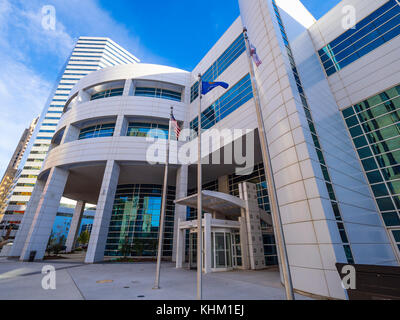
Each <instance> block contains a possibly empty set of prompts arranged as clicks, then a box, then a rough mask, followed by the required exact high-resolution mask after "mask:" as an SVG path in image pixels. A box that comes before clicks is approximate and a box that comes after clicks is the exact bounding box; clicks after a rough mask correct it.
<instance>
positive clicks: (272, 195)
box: [243, 28, 294, 300]
mask: <svg viewBox="0 0 400 320" xmlns="http://www.w3.org/2000/svg"><path fill="white" fill-rule="evenodd" d="M243 34H244V38H245V42H246V52H247V58H248V61H249V67H250V75H251V85H252V88H253V95H254V103H255V106H256V113H257V121H258V132H259V136H260V142H261V149H262V156H263V162H264V169H265V174H266V177H267V186H268V197H269V200H270V205H271V214H272V221H273V225H274V233H275V239H276V244H277V247H278V252H279V260H280V263H281V271H282V273H283V281H284V285H285V291H286V299H287V300H294V293H293V284H292V277H291V274H290V268H289V261H288V256H287V251H286V245H285V237H284V234H283V227H282V221H281V214H280V211H279V205H278V197H277V193H276V189H275V181H274V175H273V172H272V161H271V156H270V153H269V148H268V139H267V134H266V130H265V123H264V117H263V114H262V109H261V103H260V95H259V92H258V88H257V84H256V79H255V72H254V65H253V61H252V60H251V51H250V50H251V48H250V43H249V37H248V35H247V29H246V28H244V29H243Z"/></svg>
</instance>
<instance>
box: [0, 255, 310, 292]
mask: <svg viewBox="0 0 400 320" xmlns="http://www.w3.org/2000/svg"><path fill="white" fill-rule="evenodd" d="M46 265H52V266H54V268H55V270H56V289H55V290H44V289H43V288H42V279H43V277H44V275H43V274H42V268H43V266H46ZM155 270H156V265H155V263H100V264H84V263H82V262H81V261H80V260H79V259H70V260H51V261H44V262H34V263H29V262H19V261H13V260H7V259H0V299H2V300H12V299H22V300H30V299H39V300H51V299H55V300H76V299H85V300H104V299H107V300H192V299H196V272H195V271H194V270H188V269H176V268H175V265H174V264H173V263H163V264H162V266H161V277H160V279H161V281H160V287H161V288H160V289H157V290H154V289H152V288H153V285H154V276H155ZM203 296H204V299H206V300H282V299H285V292H284V289H283V286H282V285H281V283H280V278H279V272H278V271H277V270H261V271H241V270H237V271H231V272H217V273H210V274H206V275H203ZM296 298H297V299H308V298H307V297H304V296H300V295H296Z"/></svg>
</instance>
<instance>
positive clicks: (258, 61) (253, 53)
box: [250, 44, 262, 67]
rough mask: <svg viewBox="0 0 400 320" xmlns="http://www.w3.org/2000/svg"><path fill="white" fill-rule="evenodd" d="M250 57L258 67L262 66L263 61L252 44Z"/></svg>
mask: <svg viewBox="0 0 400 320" xmlns="http://www.w3.org/2000/svg"><path fill="white" fill-rule="evenodd" d="M250 55H251V56H252V58H253V60H254V63H255V64H256V66H257V67H259V66H260V65H261V64H262V61H261V59H260V57H259V56H258V54H257V49H256V47H255V46H253V45H252V44H250Z"/></svg>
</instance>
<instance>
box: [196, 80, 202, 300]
mask: <svg viewBox="0 0 400 320" xmlns="http://www.w3.org/2000/svg"><path fill="white" fill-rule="evenodd" d="M201 91H202V77H201V74H199V110H198V111H199V115H198V117H199V118H198V129H197V133H198V134H197V142H198V149H197V150H198V151H197V299H198V300H202V298H203V283H202V272H203V270H202V269H203V254H202V253H203V237H202V226H201V224H202V214H203V203H202V193H203V192H202V167H201V99H202V94H201Z"/></svg>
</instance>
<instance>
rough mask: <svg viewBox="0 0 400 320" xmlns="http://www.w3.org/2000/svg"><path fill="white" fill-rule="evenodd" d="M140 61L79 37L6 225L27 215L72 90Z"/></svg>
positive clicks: (43, 119) (103, 43) (109, 43)
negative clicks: (82, 81) (117, 67)
mask: <svg viewBox="0 0 400 320" xmlns="http://www.w3.org/2000/svg"><path fill="white" fill-rule="evenodd" d="M138 62H139V59H137V58H136V57H135V56H133V55H132V54H131V53H129V52H128V51H127V50H125V49H124V48H122V47H121V46H119V45H118V44H117V43H115V42H114V41H112V40H111V39H109V38H98V37H80V38H79V39H78V41H77V42H76V44H75V47H74V49H73V51H72V53H71V55H70V57H69V58H68V60H67V62H66V64H65V66H64V68H63V70H62V71H61V73H60V74H61V76H60V78H59V79H58V85H57V86H56V87H55V91H54V93H52V98H51V100H49V102H48V103H47V105H46V106H45V109H44V110H43V112H42V116H41V118H40V120H39V121H40V122H39V125H38V126H37V129H36V131H35V133H34V138H33V139H31V144H30V150H28V151H30V152H29V153H27V154H28V155H27V156H25V159H24V160H25V162H24V163H23V164H22V172H21V175H20V177H19V179H18V181H17V185H16V187H15V189H14V191H13V194H12V195H11V197H10V199H9V203H8V206H7V209H6V212H5V216H4V221H7V222H8V223H13V224H18V223H20V222H21V220H22V216H23V214H24V213H25V210H26V205H27V203H28V202H29V200H30V198H31V195H32V191H33V189H34V187H35V183H36V180H37V176H38V174H39V172H40V169H41V167H42V164H43V161H44V159H45V157H46V155H47V152H48V150H49V147H50V144H51V139H52V138H53V135H54V132H55V129H56V126H57V124H58V122H59V120H60V118H61V115H62V113H63V109H64V106H65V103H66V101H67V98H68V96H69V94H70V91H71V89H72V88H73V87H74V86H75V84H76V83H77V82H78V81H79V80H80V79H82V78H83V77H85V76H86V75H88V74H89V73H91V72H93V71H96V70H100V69H103V68H107V67H110V66H115V65H122V64H134V63H138Z"/></svg>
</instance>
